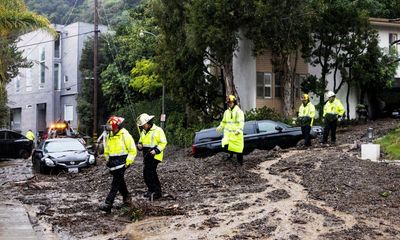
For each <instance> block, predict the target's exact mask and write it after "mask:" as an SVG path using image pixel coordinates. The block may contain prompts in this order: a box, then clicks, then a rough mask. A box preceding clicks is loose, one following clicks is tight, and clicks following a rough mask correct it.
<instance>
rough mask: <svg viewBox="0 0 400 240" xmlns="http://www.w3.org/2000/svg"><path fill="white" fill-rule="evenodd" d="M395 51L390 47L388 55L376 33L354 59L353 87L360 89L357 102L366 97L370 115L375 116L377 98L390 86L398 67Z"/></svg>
mask: <svg viewBox="0 0 400 240" xmlns="http://www.w3.org/2000/svg"><path fill="white" fill-rule="evenodd" d="M397 56H398V55H397V52H396V51H395V49H394V48H392V49H391V51H390V52H389V54H388V55H386V54H384V53H383V51H382V50H381V48H380V47H379V40H378V36H377V34H375V35H373V37H372V38H371V42H370V44H369V45H368V46H367V49H366V50H365V51H364V52H363V53H362V54H361V55H360V56H358V58H357V59H356V61H355V63H354V65H353V68H352V69H353V70H352V72H353V74H352V75H353V78H354V79H355V80H356V81H355V82H354V83H355V87H357V88H358V89H359V90H360V96H359V102H360V103H364V102H365V100H366V97H368V102H369V103H370V104H371V107H370V109H371V112H370V117H372V118H375V117H377V115H378V113H379V110H380V109H379V101H378V100H379V99H383V98H384V97H385V93H386V92H387V90H388V89H389V88H390V87H391V86H392V83H393V80H394V76H395V74H396V69H397V67H398V62H395V59H397Z"/></svg>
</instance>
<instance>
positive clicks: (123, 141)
mask: <svg viewBox="0 0 400 240" xmlns="http://www.w3.org/2000/svg"><path fill="white" fill-rule="evenodd" d="M136 154H137V151H136V145H135V141H134V140H133V138H132V136H131V134H130V133H129V132H128V131H127V130H126V129H125V128H122V129H121V130H119V131H118V132H117V134H115V135H114V134H113V133H110V134H108V135H107V137H106V139H105V145H104V157H105V159H106V160H107V161H108V160H109V158H110V157H118V156H123V155H128V156H127V158H126V165H130V164H132V163H133V162H134V160H135V157H136Z"/></svg>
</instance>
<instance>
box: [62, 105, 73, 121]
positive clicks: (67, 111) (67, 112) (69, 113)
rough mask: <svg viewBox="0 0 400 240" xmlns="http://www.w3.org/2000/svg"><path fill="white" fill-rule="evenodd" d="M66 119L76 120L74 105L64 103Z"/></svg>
mask: <svg viewBox="0 0 400 240" xmlns="http://www.w3.org/2000/svg"><path fill="white" fill-rule="evenodd" d="M64 120H65V121H73V120H74V106H72V105H64Z"/></svg>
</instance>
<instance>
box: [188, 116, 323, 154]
mask: <svg viewBox="0 0 400 240" xmlns="http://www.w3.org/2000/svg"><path fill="white" fill-rule="evenodd" d="M322 133H323V128H322V127H320V126H313V127H312V129H311V136H312V138H316V137H317V136H320V135H322ZM221 139H222V134H221V133H218V132H217V131H216V128H209V129H203V130H201V131H199V132H196V135H195V138H194V143H193V145H192V154H193V156H194V157H205V156H211V155H214V154H216V153H218V152H222V151H223V149H222V146H221ZM303 142H304V140H303V136H302V133H301V128H300V127H292V126H289V125H287V124H284V123H281V122H274V121H270V120H261V121H247V122H245V124H244V150H243V153H244V154H248V153H250V152H251V151H253V150H254V149H261V150H269V149H272V148H274V147H275V146H279V147H281V148H288V147H294V146H297V145H300V144H302V143H303Z"/></svg>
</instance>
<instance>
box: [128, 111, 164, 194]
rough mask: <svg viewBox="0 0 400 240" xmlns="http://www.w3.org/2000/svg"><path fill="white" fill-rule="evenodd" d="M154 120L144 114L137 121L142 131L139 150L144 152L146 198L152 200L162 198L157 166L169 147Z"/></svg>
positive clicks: (162, 131)
mask: <svg viewBox="0 0 400 240" xmlns="http://www.w3.org/2000/svg"><path fill="white" fill-rule="evenodd" d="M153 118H154V116H153V115H148V114H147V113H143V114H141V115H140V116H139V117H138V118H137V120H136V123H137V125H138V127H140V128H141V129H142V130H141V132H140V139H139V143H138V149H139V150H141V151H143V164H144V167H143V178H144V182H145V183H146V186H147V192H146V193H145V194H144V197H145V198H149V199H150V200H153V199H159V198H161V197H162V191H161V183H160V180H159V178H158V175H157V166H158V164H159V163H160V162H161V161H162V160H163V156H164V149H165V147H166V146H167V138H166V137H165V133H164V130H163V129H162V128H160V127H158V126H157V125H155V124H154V123H153Z"/></svg>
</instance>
